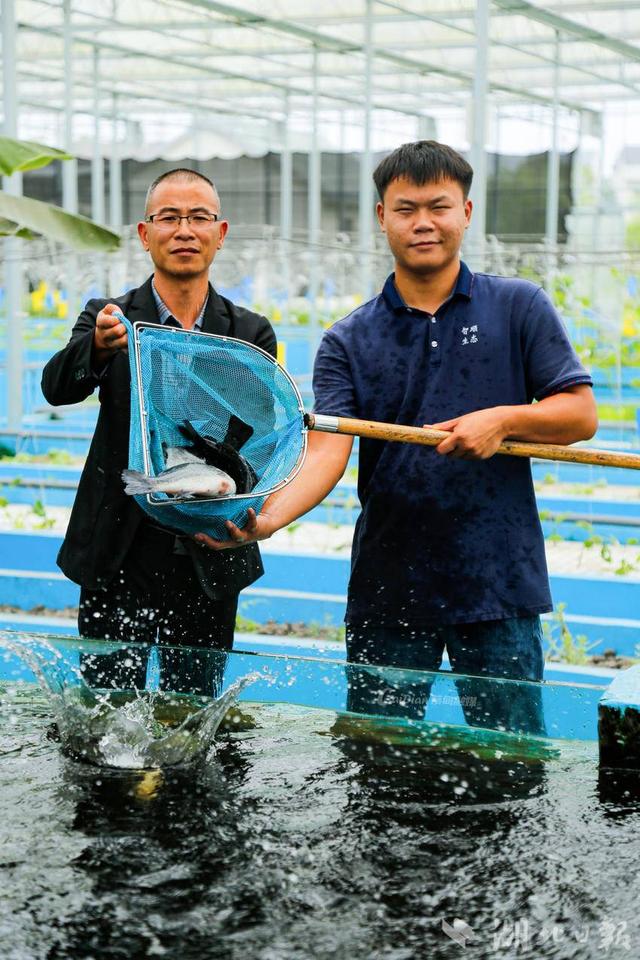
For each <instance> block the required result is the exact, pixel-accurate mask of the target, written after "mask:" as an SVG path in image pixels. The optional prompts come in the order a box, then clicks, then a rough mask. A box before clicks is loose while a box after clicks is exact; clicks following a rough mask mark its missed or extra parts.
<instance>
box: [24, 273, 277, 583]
mask: <svg viewBox="0 0 640 960" xmlns="http://www.w3.org/2000/svg"><path fill="white" fill-rule="evenodd" d="M107 303H116V304H118V306H120V307H121V308H122V312H123V313H124V315H125V316H126V317H127V318H128V319H129V320H130V321H131V322H132V323H136V321H146V322H147V323H149V322H151V323H158V311H157V308H156V303H155V299H154V296H153V291H152V288H151V278H149V279H148V280H147V281H146V283H144V284H143V285H142V286H141V287H138V288H137V289H135V290H129V292H128V293H126V294H124V296H122V297H116V298H115V299H112V300H90V301H89V302H88V303H87V305H86V307H85V309H84V310H83V311H82V313H81V314H80V316H79V317H78V319H77V321H76V323H75V326H74V328H73V330H72V332H71V339H70V341H69V343H68V344H67V346H66V347H64V348H63V349H62V350H60V351H59V352H58V353H56V354H55V355H54V356H53V357H52V358H51V360H49V362H48V363H47V365H46V366H45V368H44V371H43V374H42V392H43V393H44V396H45V397H46V399H47V400H48V401H49V403H51V404H53V405H54V406H57V405H60V404H68V403H79V402H80V401H81V400H84V399H85V398H86V397H88V396H89V395H90V394H91V393H93V391H94V390H95V388H96V387H99V398H100V413H99V415H98V422H97V424H96V429H95V433H94V436H93V440H92V442H91V447H90V449H89V455H88V457H87V461H86V464H85V467H84V470H83V471H82V476H81V478H80V483H79V486H78V493H77V495H76V499H75V503H74V505H73V510H72V512H71V518H70V521H69V527H68V529H67V534H66V536H65V539H64V542H63V544H62V547H61V549H60V552H59V554H58V566H59V567H60V568H61V569H62V571H63V572H64V573H65V574H66V576H67V577H69V579H70V580H74V581H75V582H76V583H79V584H81V585H82V586H84V587H87V588H88V589H91V590H95V589H98V588H100V587H106V586H107V585H108V584H109V582H110V581H111V580H112V579H113V577H114V575H115V573H116V572H117V571H118V570H119V569H120V567H121V566H122V562H123V560H124V558H125V556H126V554H127V552H128V550H129V548H130V546H131V544H132V542H133V538H134V537H135V535H136V531H137V530H138V527H139V525H140V523H141V522H142V521H143V519H144V516H145V515H144V513H143V511H142V510H141V509H140V507H138V505H137V504H136V502H135V500H134V499H133V498H132V497H130V496H127V494H125V492H124V488H123V483H122V477H121V473H122V471H123V470H124V469H125V468H126V467H127V465H128V458H129V415H130V385H131V380H130V374H129V359H128V357H127V354H126V353H125V352H124V351H122V350H121V351H118V353H116V354H115V355H114V357H113V358H112V359H111V360H110V361H109V364H108V366H107V369H106V372H105V373H104V374H103V375H102V376H101V377H100V379H98V378H96V376H95V373H94V371H93V360H92V345H93V334H94V330H95V326H96V317H97V315H98V313H99V312H100V310H101V309H102V308H103V307H104V306H105V305H106V304H107ZM202 330H203V332H205V333H217V334H222V335H224V336H229V337H236V338H238V339H239V340H245V341H247V342H248V343H253V344H255V345H256V346H258V347H262V349H263V350H266V351H267V352H268V353H270V354H271V355H272V356H275V354H276V337H275V333H274V332H273V329H272V327H271V325H270V323H269V321H268V320H267V319H266V317H262V316H260V315H259V314H257V313H252V312H251V311H250V310H245V309H244V308H243V307H238V306H236V305H235V304H233V303H231V301H230V300H227V299H226V298H225V297H222V296H220V294H218V293H217V292H216V291H215V290H214V289H213V287H211V286H209V300H208V302H207V306H206V310H205V314H204V318H203V325H202ZM184 545H185V547H186V549H187V551H188V552H189V554H190V555H191V558H192V560H193V562H194V566H195V569H196V572H197V575H198V579H199V581H200V585H201V588H202V590H203V591H204V592H205V593H206V594H207V595H208V596H209V597H211V598H212V599H215V600H218V599H220V600H222V599H224V598H226V597H231V596H232V595H234V594H237V593H238V592H239V591H240V590H241V589H242V588H243V587H246V586H247V585H248V584H250V583H253V581H254V580H256V579H257V578H258V577H260V576H261V575H262V573H263V572H264V570H263V566H262V561H261V559H260V553H259V550H258V547H257V545H256V544H251V545H249V546H247V547H241V548H239V549H236V550H225V551H223V552H221V553H216V552H214V551H211V550H208V549H206V548H203V547H200V546H198V545H197V544H196V543H195V542H194V541H192V540H190V539H189V538H185V539H184Z"/></svg>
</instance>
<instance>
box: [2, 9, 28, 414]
mask: <svg viewBox="0 0 640 960" xmlns="http://www.w3.org/2000/svg"><path fill="white" fill-rule="evenodd" d="M1 7H2V86H3V108H4V125H3V129H4V134H5V136H7V137H13V138H15V137H16V136H17V132H18V89H17V83H16V72H17V71H16V66H17V65H16V47H17V32H18V31H17V26H16V17H15V4H14V0H2V4H1ZM2 186H3V189H4V190H5V191H6V192H7V193H10V194H12V195H13V196H16V197H19V196H21V194H22V174H21V173H14V175H13V176H12V177H3V182H2ZM22 242H23V241H22V240H18V239H17V238H16V237H6V238H5V240H4V243H3V246H4V257H3V259H4V288H5V317H6V323H7V354H6V367H5V370H6V378H7V426H8V428H9V430H19V429H20V427H21V426H22V413H23V408H22V379H23V375H24V354H23V327H24V316H23V314H22V302H21V301H22V287H23V282H22V250H21V245H22Z"/></svg>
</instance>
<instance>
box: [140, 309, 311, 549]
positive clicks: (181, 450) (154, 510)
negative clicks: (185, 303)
mask: <svg viewBox="0 0 640 960" xmlns="http://www.w3.org/2000/svg"><path fill="white" fill-rule="evenodd" d="M121 319H122V322H123V323H124V324H125V326H126V328H127V332H128V334H129V363H130V367H131V427H130V434H129V470H130V471H135V472H136V474H143V475H144V477H141V478H134V481H133V485H132V487H131V489H133V488H134V486H135V488H136V489H138V487H141V486H144V490H145V492H136V493H135V499H136V501H137V503H138V504H139V505H140V507H141V508H142V509H143V510H144V511H145V512H146V513H147V514H149V515H150V516H151V517H152V518H153V520H154V522H155V523H158V524H160V525H161V526H163V527H167V528H169V529H171V530H175V531H177V532H179V533H187V534H193V533H208V534H210V535H211V536H212V537H215V538H217V539H226V538H227V536H228V534H227V531H226V528H225V526H224V524H225V521H226V520H232V521H233V522H234V523H236V524H237V525H238V526H241V527H242V526H244V524H245V523H246V520H247V510H248V509H249V507H252V508H253V509H254V510H255V511H256V513H257V512H259V511H260V509H261V508H262V505H263V503H264V501H265V499H266V497H267V496H268V495H269V494H270V493H271V492H272V491H273V490H274V489H277V488H278V487H279V486H281V485H282V484H283V483H285V482H286V481H287V480H289V479H291V478H292V477H293V476H294V475H295V473H296V472H297V469H298V468H299V466H300V464H301V462H302V459H303V457H304V452H305V442H306V431H305V427H304V419H303V418H304V411H303V409H302V403H301V399H300V395H299V393H298V391H297V388H296V386H295V384H294V383H293V381H292V379H291V377H290V376H289V374H287V372H286V371H285V370H284V369H283V368H282V367H281V366H280V365H279V364H277V363H276V362H275V361H274V360H273V359H272V358H271V357H270V356H268V355H267V354H266V353H264V352H263V351H262V350H260V349H258V348H257V347H254V346H252V345H251V344H248V343H244V342H243V341H241V340H234V339H231V338H229V337H219V336H214V335H211V334H205V333H200V332H197V331H190V330H183V329H178V328H176V327H165V326H161V325H157V324H136V325H135V327H132V326H131V324H130V323H129V321H128V320H126V319H125V318H124V317H121ZM212 466H214V467H216V468H217V469H219V470H223V471H224V473H223V475H224V476H225V477H227V479H228V478H229V477H231V479H232V480H233V485H234V487H235V491H236V492H235V493H232V494H231V495H223V496H219V497H215V494H211V493H210V492H209V493H206V492H205V493H203V492H202V490H201V489H200V487H201V486H202V483H203V482H204V483H205V486H208V485H209V482H210V481H209V478H210V477H213V478H214V480H215V478H216V476H217V474H215V471H213V472H212V471H211V467H212ZM178 468H179V470H178ZM178 476H180V478H181V479H180V482H177V477H178ZM146 478H154V479H152V480H148V479H146ZM169 479H171V482H170V483H169ZM205 481H206V482H205ZM123 482H124V481H123ZM163 485H164V486H165V487H166V486H167V485H168V486H169V487H171V492H169V491H168V490H163V489H158V488H159V487H162V486H163ZM214 486H215V484H214ZM195 489H200V493H199V494H198V496H197V497H196V498H193V490H195ZM231 489H233V487H232V488H231Z"/></svg>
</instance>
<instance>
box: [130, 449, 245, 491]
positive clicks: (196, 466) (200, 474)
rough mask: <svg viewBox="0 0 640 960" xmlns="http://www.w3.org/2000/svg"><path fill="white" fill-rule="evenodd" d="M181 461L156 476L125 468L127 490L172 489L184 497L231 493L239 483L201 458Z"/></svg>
mask: <svg viewBox="0 0 640 960" xmlns="http://www.w3.org/2000/svg"><path fill="white" fill-rule="evenodd" d="M196 461H197V462H193V463H192V462H189V463H181V464H179V465H178V466H177V467H171V468H170V469H169V470H163V471H162V473H159V474H158V476H157V477H148V476H146V474H144V473H138V472H137V471H136V470H123V471H122V479H123V481H124V491H125V493H128V494H130V495H132V496H133V495H135V494H145V493H169V494H172V495H173V496H175V497H180V498H182V499H196V498H197V497H205V498H214V497H232V496H233V495H234V493H235V492H236V485H235V483H234V481H233V480H232V479H231V477H230V476H229V474H228V473H225V472H224V470H219V469H218V468H217V467H210V466H208V465H207V464H206V463H203V462H202V460H198V459H197V458H196Z"/></svg>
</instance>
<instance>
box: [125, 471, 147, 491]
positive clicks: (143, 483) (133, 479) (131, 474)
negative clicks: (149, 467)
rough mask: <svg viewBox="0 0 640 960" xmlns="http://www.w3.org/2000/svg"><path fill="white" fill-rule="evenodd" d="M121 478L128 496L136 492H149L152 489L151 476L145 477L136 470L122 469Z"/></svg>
mask: <svg viewBox="0 0 640 960" xmlns="http://www.w3.org/2000/svg"><path fill="white" fill-rule="evenodd" d="M122 480H123V482H124V492H125V493H128V494H129V496H135V495H136V494H138V493H150V492H151V491H152V490H153V479H152V477H147V476H146V475H145V474H144V473H139V472H138V471H137V470H123V471H122Z"/></svg>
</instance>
